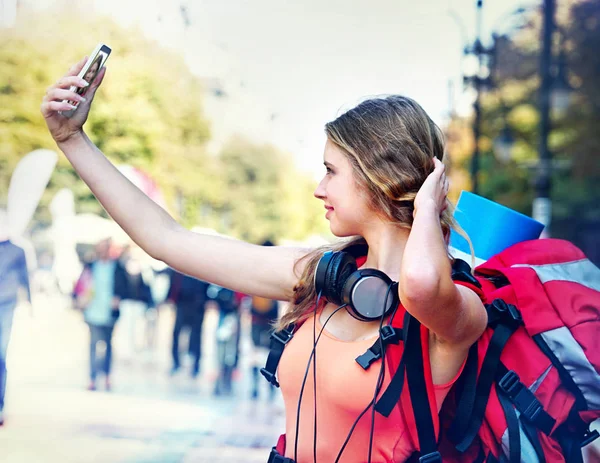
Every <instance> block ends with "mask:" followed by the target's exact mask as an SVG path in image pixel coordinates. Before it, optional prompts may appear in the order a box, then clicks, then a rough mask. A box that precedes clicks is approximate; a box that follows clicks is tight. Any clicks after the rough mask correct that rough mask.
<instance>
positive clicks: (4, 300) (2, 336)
mask: <svg viewBox="0 0 600 463" xmlns="http://www.w3.org/2000/svg"><path fill="white" fill-rule="evenodd" d="M0 220H1V219H0ZM5 229H6V228H5V227H0V232H1V230H5ZM20 288H22V289H24V291H25V293H26V298H27V300H28V301H29V303H31V293H30V289H29V274H28V272H27V262H26V260H25V252H24V251H23V249H21V248H20V247H19V246H17V245H15V244H13V243H11V242H10V240H9V239H8V237H7V236H0V426H1V425H3V424H4V395H5V393H6V374H7V371H6V353H7V350H8V342H9V340H10V332H11V328H12V322H13V315H14V311H15V307H16V306H17V302H18V299H19V289H20Z"/></svg>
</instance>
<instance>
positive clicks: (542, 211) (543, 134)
mask: <svg viewBox="0 0 600 463" xmlns="http://www.w3.org/2000/svg"><path fill="white" fill-rule="evenodd" d="M554 10H555V0H544V19H543V28H542V52H541V56H540V77H541V84H540V93H539V105H540V135H539V136H540V139H539V162H538V168H537V175H536V179H535V195H536V197H535V199H534V200H533V211H532V215H533V218H534V219H536V220H537V221H539V222H541V223H543V224H544V226H545V229H544V236H548V234H549V226H550V220H551V217H552V202H551V200H550V190H551V187H552V182H551V170H552V153H551V152H550V150H549V149H548V135H549V133H550V92H551V90H552V75H551V74H550V65H551V60H552V33H553V32H554Z"/></svg>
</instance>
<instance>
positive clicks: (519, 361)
mask: <svg viewBox="0 0 600 463" xmlns="http://www.w3.org/2000/svg"><path fill="white" fill-rule="evenodd" d="M461 262H462V261H461ZM462 264H463V265H466V264H464V262H463V263H462ZM458 267H460V263H459V266H458ZM455 274H462V275H463V280H464V281H465V282H466V284H468V285H470V286H471V287H472V288H473V289H474V290H475V291H477V292H478V293H479V294H481V295H482V296H483V299H484V302H485V303H486V308H487V310H488V315H489V322H488V328H487V329H486V331H485V332H484V334H483V335H482V337H481V338H480V339H479V340H478V342H477V343H476V344H475V345H473V346H472V348H471V350H470V352H469V357H468V359H467V363H466V365H465V369H464V371H463V373H462V375H461V378H460V379H459V381H458V382H457V384H456V385H455V386H454V394H453V395H452V396H449V398H448V399H447V400H446V402H445V404H444V407H443V409H442V412H441V413H440V423H441V424H440V427H441V428H442V431H441V435H440V437H439V451H440V455H441V457H442V459H443V461H444V462H509V463H518V462H526V463H537V462H540V463H541V462H552V463H555V462H569V463H571V462H581V461H583V459H582V454H581V448H582V447H584V446H585V445H587V444H589V443H590V442H592V441H593V440H594V439H596V438H597V437H598V432H597V431H593V432H592V431H590V429H589V424H590V423H591V422H592V421H594V420H595V419H597V418H598V417H600V374H599V371H600V269H598V268H597V267H596V266H595V265H594V264H592V263H591V262H590V261H589V260H588V259H587V258H586V257H585V255H584V254H583V253H582V252H581V250H579V249H578V248H577V247H576V246H574V245H573V244H571V243H569V242H567V241H562V240H557V239H542V240H535V241H527V242H522V243H519V244H516V245H514V246H512V247H510V248H509V249H506V250H505V251H503V252H501V253H500V254H498V255H496V256H494V257H492V258H491V259H490V260H488V261H487V262H485V263H484V264H482V265H480V266H478V267H477V268H476V269H475V278H471V275H470V273H469V272H468V270H466V269H465V268H462V269H460V268H456V267H455ZM469 280H470V281H469ZM409 382H410V378H409ZM413 407H416V404H415V403H414V402H413Z"/></svg>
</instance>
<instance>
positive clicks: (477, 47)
mask: <svg viewBox="0 0 600 463" xmlns="http://www.w3.org/2000/svg"><path fill="white" fill-rule="evenodd" d="M482 7H483V0H477V18H476V28H477V30H476V37H475V42H474V44H473V48H472V50H468V49H465V53H473V54H474V55H475V56H476V57H477V71H476V73H475V75H474V76H469V77H465V79H464V81H465V83H472V84H473V87H474V89H475V102H474V103H473V111H474V113H475V118H474V120H473V137H474V139H475V146H474V149H473V156H472V157H471V184H472V186H471V189H472V191H473V193H479V158H480V152H479V138H480V136H481V91H482V90H483V85H484V84H488V85H490V84H491V82H490V77H489V76H488V77H485V78H484V77H482V76H483V73H484V56H485V55H491V54H492V53H493V48H492V49H489V50H488V49H486V48H485V47H484V46H483V45H482V43H481V20H482Z"/></svg>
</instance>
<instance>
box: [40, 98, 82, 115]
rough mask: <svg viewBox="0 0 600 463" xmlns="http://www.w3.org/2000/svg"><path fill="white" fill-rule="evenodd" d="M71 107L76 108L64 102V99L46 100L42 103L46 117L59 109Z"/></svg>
mask: <svg viewBox="0 0 600 463" xmlns="http://www.w3.org/2000/svg"><path fill="white" fill-rule="evenodd" d="M71 109H75V106H73V105H72V104H70V103H67V102H66V101H65V102H62V101H44V102H43V103H42V114H43V115H44V116H45V117H48V116H50V115H51V114H52V113H55V112H58V111H70V110H71Z"/></svg>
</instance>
